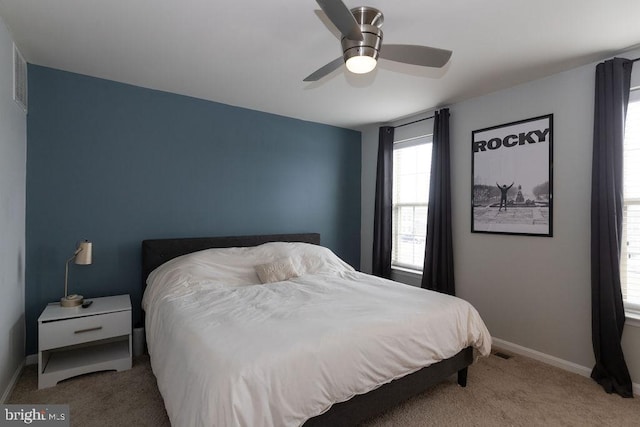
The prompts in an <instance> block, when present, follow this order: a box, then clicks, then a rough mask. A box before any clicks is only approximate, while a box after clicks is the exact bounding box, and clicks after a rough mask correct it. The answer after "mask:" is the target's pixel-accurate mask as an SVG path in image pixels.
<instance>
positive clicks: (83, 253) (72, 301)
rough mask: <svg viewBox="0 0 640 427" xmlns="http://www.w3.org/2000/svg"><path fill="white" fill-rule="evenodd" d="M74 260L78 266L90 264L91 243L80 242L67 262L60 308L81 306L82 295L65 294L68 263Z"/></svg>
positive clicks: (86, 241)
mask: <svg viewBox="0 0 640 427" xmlns="http://www.w3.org/2000/svg"><path fill="white" fill-rule="evenodd" d="M71 260H74V262H75V264H78V265H89V264H91V242H89V241H88V240H85V241H83V242H80V244H79V245H78V247H77V248H76V251H75V252H74V253H73V256H72V257H71V258H69V259H68V260H67V263H66V264H65V270H64V298H60V305H61V306H62V307H77V306H79V305H81V304H82V302H83V301H84V298H83V297H82V295H77V294H71V295H69V294H68V293H67V282H68V280H69V263H70V262H71Z"/></svg>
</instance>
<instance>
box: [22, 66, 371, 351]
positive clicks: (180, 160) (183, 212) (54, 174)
mask: <svg viewBox="0 0 640 427" xmlns="http://www.w3.org/2000/svg"><path fill="white" fill-rule="evenodd" d="M360 142H361V137H360V132H356V131H353V130H348V129H342V128H337V127H332V126H327V125H322V124H317V123H311V122H305V121H301V120H296V119H292V118H287V117H282V116H277V115H273V114H266V113H261V112H257V111H253V110H247V109H243V108H237V107H231V106H228V105H223V104H219V103H214V102H209V101H204V100H200V99H195V98H190V97H185V96H180V95H175V94H170V93H166V92H160V91H155V90H150V89H144V88H140V87H136V86H130V85H125V84H121V83H116V82H113V81H108V80H102V79H97V78H92V77H87V76H83V75H78V74H73V73H68V72H64V71H59V70H54V69H50V68H45V67H39V66H33V65H30V66H29V115H28V120H27V216H26V295H25V300H26V303H25V304H26V307H25V309H26V313H25V314H26V320H27V354H33V353H36V352H37V318H38V316H39V315H40V312H41V311H42V310H43V308H44V307H45V305H46V304H47V303H48V302H51V301H56V300H58V299H59V298H60V297H61V296H63V288H64V265H65V260H66V259H67V258H69V257H70V256H71V255H72V254H73V251H74V249H75V247H76V242H77V241H79V240H82V239H88V240H90V241H92V242H93V251H94V252H93V264H92V265H90V266H78V265H74V264H73V263H72V264H70V269H69V288H70V289H69V292H70V293H79V294H82V295H84V296H85V297H97V296H106V295H117V294H123V293H129V294H131V297H132V303H133V306H134V323H136V324H138V323H140V321H141V319H142V315H141V309H140V301H141V298H142V295H141V268H140V260H141V255H140V243H141V241H142V240H143V239H150V238H169V237H195V236H226V235H245V234H269V233H296V232H319V233H320V234H321V239H322V244H323V245H324V246H327V247H329V248H331V249H332V250H333V251H334V252H336V253H337V254H338V255H339V256H341V257H342V258H343V259H345V260H346V261H347V262H349V263H350V264H351V265H353V266H354V267H356V268H358V267H359V263H360V167H361V160H360Z"/></svg>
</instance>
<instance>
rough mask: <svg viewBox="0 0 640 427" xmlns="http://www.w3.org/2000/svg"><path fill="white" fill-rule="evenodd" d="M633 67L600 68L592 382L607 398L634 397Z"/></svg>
mask: <svg viewBox="0 0 640 427" xmlns="http://www.w3.org/2000/svg"><path fill="white" fill-rule="evenodd" d="M632 65H633V64H632V62H631V61H629V60H627V59H621V58H614V59H612V60H609V61H605V62H603V63H601V64H598V66H597V67H596V96H595V114H594V131H593V166H592V179H591V314H592V317H591V321H592V330H591V334H592V340H593V351H594V353H595V359H596V365H595V367H594V368H593V371H592V372H591V378H593V379H594V380H596V381H597V382H598V383H599V384H600V385H602V387H603V388H604V389H605V391H606V392H607V393H613V392H615V393H618V394H619V395H621V396H623V397H633V392H632V385H631V378H630V377H629V370H628V369H627V364H626V363H625V360H624V355H623V354H622V345H621V343H620V340H621V338H622V329H623V327H624V322H625V316H624V305H623V301H622V291H621V287H620V245H621V241H620V240H621V238H622V185H623V181H622V166H623V160H622V155H623V142H624V124H625V118H626V114H627V105H628V103H629V87H630V84H631V69H632Z"/></svg>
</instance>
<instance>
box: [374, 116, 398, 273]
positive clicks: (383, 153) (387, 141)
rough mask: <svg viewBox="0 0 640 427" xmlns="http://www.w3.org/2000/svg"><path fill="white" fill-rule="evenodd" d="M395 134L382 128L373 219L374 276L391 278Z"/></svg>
mask: <svg viewBox="0 0 640 427" xmlns="http://www.w3.org/2000/svg"><path fill="white" fill-rule="evenodd" d="M393 133H394V129H393V127H391V126H383V127H381V128H380V131H379V137H378V171H377V174H376V205H375V212H374V218H373V274H374V275H376V276H380V277H384V278H386V279H389V278H390V277H391V215H392V209H391V203H392V194H391V192H392V191H393Z"/></svg>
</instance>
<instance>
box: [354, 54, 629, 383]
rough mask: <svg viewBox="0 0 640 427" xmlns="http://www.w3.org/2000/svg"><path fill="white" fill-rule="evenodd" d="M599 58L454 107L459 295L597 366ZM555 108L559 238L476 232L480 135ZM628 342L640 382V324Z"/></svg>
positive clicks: (552, 351) (559, 351) (521, 336)
mask: <svg viewBox="0 0 640 427" xmlns="http://www.w3.org/2000/svg"><path fill="white" fill-rule="evenodd" d="M639 55H640V52H631V53H628V54H626V55H623V56H624V57H628V58H635V57H637V56H639ZM595 65H596V64H595V63H594V64H589V65H587V66H583V67H580V68H576V69H573V70H569V71H566V72H563V73H559V74H555V75H553V76H550V77H547V78H544V79H540V80H536V81H532V82H529V83H525V84H522V85H519V86H516V87H513V88H510V89H506V90H502V91H499V92H495V93H492V94H489V95H485V96H481V97H478V98H474V99H471V100H468V101H464V102H461V103H459V104H455V105H452V106H450V110H451V119H450V121H451V122H450V126H451V129H450V131H451V156H452V162H451V169H452V183H453V184H452V211H453V218H452V219H453V240H454V256H455V279H456V291H457V294H458V296H460V297H462V298H464V299H466V300H468V301H470V302H471V303H472V304H473V305H474V306H475V307H476V308H477V309H478V311H479V312H480V314H481V315H482V317H483V319H484V320H485V322H486V324H487V326H488V328H489V330H490V331H491V333H492V335H493V336H495V337H496V338H500V339H503V340H506V341H509V342H511V343H514V344H518V345H520V346H523V347H527V348H529V349H533V350H536V351H539V352H542V353H545V354H548V355H551V356H555V357H557V358H560V359H563V360H566V361H569V362H573V363H575V364H578V365H581V366H584V367H589V368H590V367H592V365H593V363H594V358H593V350H592V345H591V285H590V200H591V150H592V135H593V103H594V82H595ZM638 66H640V65H638ZM639 75H640V70H638V71H637V72H636V73H634V82H635V81H637V78H638V77H639ZM634 84H635V83H634ZM549 113H553V114H554V178H553V179H554V212H553V216H554V218H553V221H554V226H553V230H554V236H553V237H552V238H548V237H527V236H509V235H492V234H476V233H471V231H470V220H471V219H470V218H471V206H470V200H471V132H472V131H473V130H476V129H482V128H486V127H489V126H493V125H498V124H502V123H507V122H511V121H516V120H521V119H527V118H530V117H535V116H541V115H544V114H549ZM374 128H376V126H371V127H369V128H367V129H365V131H364V132H363V134H362V138H363V146H362V161H363V163H362V236H363V237H362V245H363V247H362V252H361V253H362V258H363V259H362V263H361V265H362V267H363V270H364V269H365V268H367V267H369V268H370V265H371V261H370V259H371V247H370V246H369V245H370V244H371V232H372V229H373V204H372V200H373V195H372V194H371V192H373V191H375V168H376V165H375V155H373V156H372V154H371V153H372V152H376V151H377V133H375V132H374ZM372 159H373V161H372ZM371 182H373V184H371ZM367 257H368V259H367ZM365 271H370V270H365ZM623 346H624V349H625V355H626V360H627V362H628V364H629V369H630V371H631V375H632V379H633V381H634V382H635V383H640V328H638V327H636V326H631V325H627V327H626V329H625V332H624V337H623Z"/></svg>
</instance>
